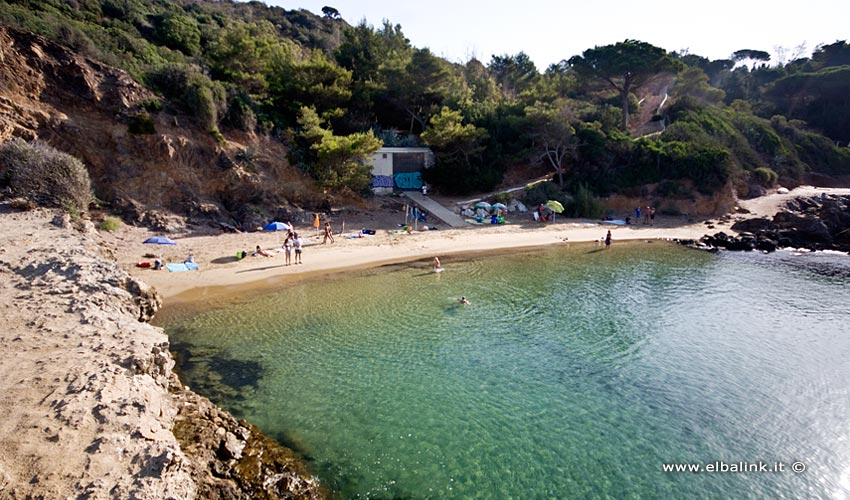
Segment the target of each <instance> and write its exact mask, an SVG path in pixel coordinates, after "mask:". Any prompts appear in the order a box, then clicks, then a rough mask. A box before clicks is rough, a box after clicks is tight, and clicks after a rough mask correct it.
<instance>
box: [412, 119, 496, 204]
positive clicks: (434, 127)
mask: <svg viewBox="0 0 850 500" xmlns="http://www.w3.org/2000/svg"><path fill="white" fill-rule="evenodd" d="M487 137H488V133H487V130H485V129H483V128H478V127H476V126H475V125H472V124H471V123H467V124H464V123H463V118H462V116H461V114H460V112H459V111H456V110H453V109H450V108H448V107H443V108H442V109H441V110H440V112H439V113H438V114H435V115H434V116H432V117H431V120H430V121H429V123H428V128H427V129H426V130H425V132H423V133H422V140H423V141H425V143H426V144H428V145H429V146H431V149H433V150H434V155H435V156H436V157H437V163H436V165H435V166H434V167H432V168H429V169H427V170H425V172H423V175H424V176H425V178H426V180H428V182H431V183H432V184H434V185H437V186H440V188H441V189H442V190H443V191H444V192H447V193H456V194H461V193H469V192H472V191H479V192H480V191H487V190H490V189H492V188H493V187H494V186H495V185H496V184H498V183H499V182H500V181H501V180H502V171H501V170H500V169H499V168H498V167H497V166H496V165H494V164H490V163H485V162H484V161H483V156H484V155H483V153H484V149H485V141H486V140H487Z"/></svg>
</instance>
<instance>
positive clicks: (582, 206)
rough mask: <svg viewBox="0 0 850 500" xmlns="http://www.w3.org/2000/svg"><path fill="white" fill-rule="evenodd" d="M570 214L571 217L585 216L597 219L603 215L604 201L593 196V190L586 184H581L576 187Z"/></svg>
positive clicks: (569, 209) (570, 205)
mask: <svg viewBox="0 0 850 500" xmlns="http://www.w3.org/2000/svg"><path fill="white" fill-rule="evenodd" d="M568 207H569V208H568V211H569V215H570V216H571V217H585V218H589V219H596V218H599V217H601V216H602V212H603V210H602V203H600V202H599V200H598V199H597V198H596V197H595V196H593V192H592V191H591V190H590V189H588V188H587V186H585V185H584V184H579V185H578V187H576V191H575V195H574V196H573V201H572V203H570V204H569V205H568Z"/></svg>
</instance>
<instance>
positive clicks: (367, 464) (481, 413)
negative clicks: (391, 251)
mask: <svg viewBox="0 0 850 500" xmlns="http://www.w3.org/2000/svg"><path fill="white" fill-rule="evenodd" d="M594 250H595V248H594V247H592V246H581V245H578V246H573V248H571V249H564V248H559V249H547V250H540V251H534V252H525V251H523V252H511V253H505V254H501V255H495V256H490V257H476V258H474V259H473V260H470V261H462V260H457V259H456V260H452V259H443V261H444V262H443V265H444V267H445V268H446V272H444V273H441V274H434V273H431V272H428V269H429V268H430V261H427V262H424V261H423V262H417V263H412V264H407V265H396V266H386V267H382V268H378V269H373V270H370V271H365V272H359V273H355V274H348V275H346V276H345V277H341V276H340V277H330V278H325V279H321V280H317V281H314V282H310V283H299V284H295V285H292V286H289V287H286V288H282V289H281V290H278V291H275V292H273V293H265V294H261V295H260V296H258V297H257V298H256V300H251V301H247V302H246V301H245V300H244V299H240V303H239V304H238V305H233V306H229V307H228V306H222V307H216V308H215V309H211V310H208V311H204V312H202V313H198V312H197V311H193V312H192V314H185V315H181V311H179V310H174V309H172V310H170V311H166V315H165V318H166V319H167V323H168V324H167V328H168V331H169V334H170V336H171V339H172V348H173V349H174V350H175V351H177V353H178V354H179V356H180V371H181V377H183V379H184V381H185V382H186V383H187V384H189V385H191V386H193V387H194V388H196V390H198V391H199V392H201V393H203V394H205V395H208V396H209V397H210V398H211V399H213V400H214V401H216V402H218V403H220V404H221V405H223V406H224V407H226V408H228V409H229V410H231V411H232V412H234V413H235V414H236V415H237V416H239V417H242V418H246V419H248V420H250V421H252V422H253V423H256V424H257V425H259V427H260V428H262V429H263V430H264V431H265V432H267V433H268V434H269V435H271V436H273V437H276V438H278V439H279V440H281V441H282V442H284V443H286V444H287V445H289V446H291V447H293V448H295V449H297V450H299V451H301V452H302V453H304V454H305V455H306V456H308V458H309V460H310V461H311V463H312V466H313V469H314V471H315V472H316V473H317V474H318V475H319V476H320V478H321V479H322V481H323V482H324V483H325V484H326V485H327V486H328V487H329V488H331V489H332V490H334V491H336V492H338V493H339V496H340V497H342V498H506V497H517V498H548V497H552V498H581V497H586V498H599V497H612V498H623V497H647V498H668V497H669V498H677V497H698V498H728V497H736V498H799V497H800V496H811V497H818V496H820V497H831V498H835V497H840V496H841V495H842V494H844V495H850V491H848V488H847V485H846V483H847V479H846V475H847V472H846V471H847V470H848V467H850V459H848V457H850V453H848V452H850V430H848V428H847V425H846V420H847V418H846V415H847V414H848V411H850V387H848V382H847V381H848V380H850V363H848V362H847V360H848V359H850V335H848V334H850V327H848V319H850V314H848V312H847V306H846V304H847V301H848V299H850V292H848V289H847V287H846V286H845V280H846V276H847V272H848V269H850V265H848V261H847V257H846V256H840V255H823V254H817V255H809V254H805V255H793V254H792V253H790V252H788V253H786V252H779V253H776V254H771V255H762V254H720V255H712V254H707V253H701V252H696V251H690V250H687V249H683V248H679V247H675V246H672V245H667V244H663V243H660V242H655V243H635V244H628V245H626V244H622V245H617V246H615V247H614V248H613V249H611V250H609V251H602V252H595V251H594ZM462 295H463V296H466V297H469V298H470V299H471V304H469V305H465V306H464V305H460V304H459V303H458V302H457V298H458V297H460V296H462ZM798 460H799V461H803V462H805V463H806V465H807V467H808V468H807V470H806V472H805V473H803V474H794V473H772V474H765V473H762V474H756V473H747V474H707V473H706V474H692V473H688V474H684V473H682V474H674V473H665V472H662V470H661V466H662V464H663V463H673V462H699V463H708V462H713V461H726V462H730V463H732V462H740V461H750V462H756V461H765V462H776V461H780V462H786V463H787V464H788V465H789V466H790V464H791V463H792V462H794V461H798Z"/></svg>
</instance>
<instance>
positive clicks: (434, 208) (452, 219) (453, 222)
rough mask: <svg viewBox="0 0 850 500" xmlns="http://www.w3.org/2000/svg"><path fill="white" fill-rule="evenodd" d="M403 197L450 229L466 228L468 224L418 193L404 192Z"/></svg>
mask: <svg viewBox="0 0 850 500" xmlns="http://www.w3.org/2000/svg"><path fill="white" fill-rule="evenodd" d="M404 195H405V196H407V197H408V198H410V199H411V200H413V202H414V203H416V204H417V205H419V206H420V207H422V208H424V209H425V211H426V212H428V213H429V214H431V215H433V216H434V217H436V218H438V219H440V220H441V221H443V222H445V223H446V224H448V225H449V226H451V227H467V226H468V224H467V223H466V222H465V221H464V220H463V219H461V218H460V216H459V215H458V214H456V213H454V212H452V211H451V210H449V209H448V208H446V207H444V206H442V205H440V204H439V203H437V202H436V201H434V200H432V199H431V198H429V197H427V196H422V193H420V192H419V191H404Z"/></svg>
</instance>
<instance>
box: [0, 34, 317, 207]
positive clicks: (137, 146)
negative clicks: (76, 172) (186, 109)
mask: <svg viewBox="0 0 850 500" xmlns="http://www.w3.org/2000/svg"><path fill="white" fill-rule="evenodd" d="M0 59H2V60H3V63H4V64H2V65H0V142H3V141H6V140H9V139H11V138H13V137H20V138H24V139H28V140H31V139H36V138H37V139H41V140H44V141H46V142H48V143H49V144H51V145H53V146H54V147H56V148H58V149H60V150H62V151H65V152H68V153H70V154H71V155H73V156H75V157H77V158H80V159H81V160H83V161H84V163H85V164H86V165H87V167H88V168H89V171H90V175H91V178H92V182H93V187H94V189H95V193H96V195H97V197H98V198H99V199H100V200H101V202H102V203H105V204H106V205H107V206H109V207H112V208H114V209H116V210H121V211H123V212H125V214H126V215H127V216H128V218H129V220H133V219H137V220H138V221H141V220H143V219H145V217H148V219H150V217H152V216H153V217H154V218H156V217H155V214H153V215H152V214H146V212H148V211H150V210H165V211H171V212H176V213H183V214H186V215H188V216H190V217H193V218H200V219H204V218H210V219H216V220H222V221H228V222H233V217H240V216H244V217H248V214H250V213H251V210H252V207H253V206H260V205H261V206H263V207H264V209H268V207H274V206H276V205H279V206H281V207H283V208H282V210H285V209H286V208H290V209H291V210H292V211H296V209H293V208H291V207H290V206H289V205H287V204H286V200H291V201H293V202H296V203H297V202H301V201H304V200H305V198H307V197H308V194H309V193H310V192H311V190H312V188H311V181H310V180H309V179H307V178H305V177H304V176H303V175H301V174H300V173H299V172H297V171H296V170H295V169H294V168H292V167H291V166H290V165H289V163H288V161H287V159H286V156H287V150H286V148H285V147H284V146H283V145H282V144H281V143H280V142H279V141H276V140H273V139H271V138H269V137H266V136H260V135H256V134H252V133H231V134H228V135H229V137H230V139H232V140H229V139H225V140H224V141H217V140H216V139H215V138H214V137H213V136H211V135H210V134H209V133H207V132H205V131H203V130H201V129H199V128H198V127H197V126H196V125H195V124H194V121H193V120H192V118H191V117H189V116H186V115H181V114H174V113H171V112H169V111H167V110H163V111H161V112H159V113H156V114H152V115H148V114H147V113H145V110H144V104H145V103H146V102H149V101H151V100H155V99H157V96H156V95H155V94H154V93H152V92H151V91H150V90H149V89H147V88H145V87H144V86H142V85H140V84H139V83H138V82H136V81H135V80H134V79H133V78H131V77H130V75H129V74H127V73H126V72H124V71H121V70H118V69H116V68H113V67H110V66H106V65H104V64H102V63H99V62H97V61H95V60H92V59H90V58H87V57H84V56H81V55H80V54H77V53H74V52H72V51H70V50H69V49H68V48H66V47H63V46H60V45H57V44H55V43H52V42H50V41H48V40H46V39H45V38H43V37H40V36H37V35H33V34H29V33H22V32H18V31H14V30H10V29H7V28H4V27H2V26H0ZM142 114H143V115H144V116H151V118H152V120H153V124H154V127H155V133H150V134H134V133H131V131H130V124H131V123H132V121H133V120H134V117H137V116H139V115H142ZM250 151H256V153H253V154H252V155H251V157H250V159H248V158H247V157H246V152H250ZM239 222H242V221H239ZM246 222H251V221H246Z"/></svg>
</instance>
